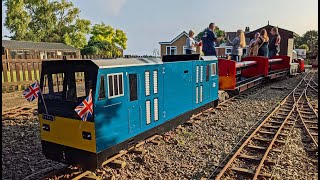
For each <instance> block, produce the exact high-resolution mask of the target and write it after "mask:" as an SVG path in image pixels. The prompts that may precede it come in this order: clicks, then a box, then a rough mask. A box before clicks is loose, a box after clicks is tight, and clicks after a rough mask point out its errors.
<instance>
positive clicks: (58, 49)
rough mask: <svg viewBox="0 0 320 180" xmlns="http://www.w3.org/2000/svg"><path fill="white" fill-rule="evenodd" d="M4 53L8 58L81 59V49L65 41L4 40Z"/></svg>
mask: <svg viewBox="0 0 320 180" xmlns="http://www.w3.org/2000/svg"><path fill="white" fill-rule="evenodd" d="M2 54H3V55H4V57H5V58H6V59H38V58H39V59H60V58H61V59H62V57H63V56H71V57H72V58H79V59H80V49H77V48H74V47H72V46H68V45H66V44H63V43H48V42H31V41H16V40H2Z"/></svg>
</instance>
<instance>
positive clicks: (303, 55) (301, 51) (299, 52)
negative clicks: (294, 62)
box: [294, 49, 307, 59]
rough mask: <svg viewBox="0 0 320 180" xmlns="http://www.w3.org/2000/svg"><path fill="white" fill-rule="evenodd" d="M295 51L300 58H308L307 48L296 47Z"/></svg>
mask: <svg viewBox="0 0 320 180" xmlns="http://www.w3.org/2000/svg"><path fill="white" fill-rule="evenodd" d="M294 51H295V52H296V54H297V56H298V57H299V58H304V59H305V58H306V55H307V50H306V49H294Z"/></svg>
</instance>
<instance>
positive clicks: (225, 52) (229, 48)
mask: <svg viewBox="0 0 320 180" xmlns="http://www.w3.org/2000/svg"><path fill="white" fill-rule="evenodd" d="M224 50H225V51H224V54H228V55H229V54H231V51H232V47H225V49H224ZM227 50H230V53H227Z"/></svg>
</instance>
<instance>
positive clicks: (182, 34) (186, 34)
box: [159, 31, 188, 44]
mask: <svg viewBox="0 0 320 180" xmlns="http://www.w3.org/2000/svg"><path fill="white" fill-rule="evenodd" d="M182 36H187V37H188V33H186V32H185V31H183V32H182V33H180V34H179V35H178V36H177V37H176V38H174V39H173V40H172V41H170V42H159V44H172V43H174V42H175V41H176V40H178V39H179V38H181V37H182Z"/></svg>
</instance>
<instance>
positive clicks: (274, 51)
mask: <svg viewBox="0 0 320 180" xmlns="http://www.w3.org/2000/svg"><path fill="white" fill-rule="evenodd" d="M270 33H271V39H270V42H269V58H272V56H275V55H279V53H280V41H281V37H280V35H279V32H278V28H277V27H273V28H272V29H271V31H270Z"/></svg>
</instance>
